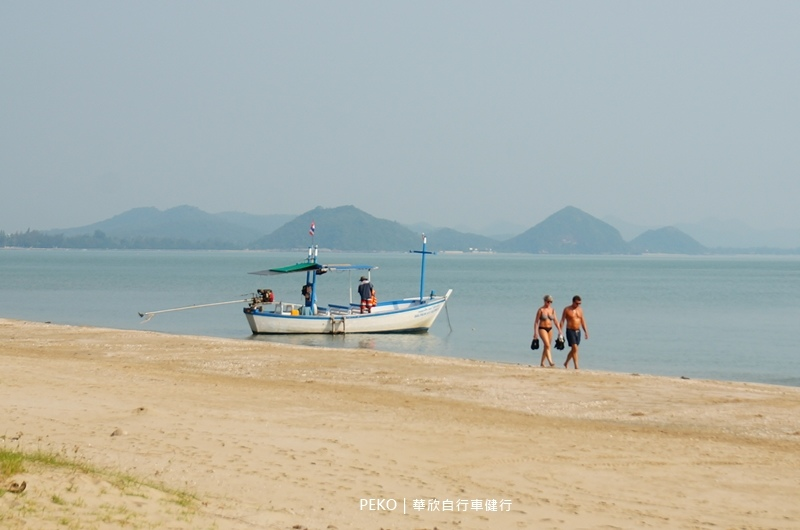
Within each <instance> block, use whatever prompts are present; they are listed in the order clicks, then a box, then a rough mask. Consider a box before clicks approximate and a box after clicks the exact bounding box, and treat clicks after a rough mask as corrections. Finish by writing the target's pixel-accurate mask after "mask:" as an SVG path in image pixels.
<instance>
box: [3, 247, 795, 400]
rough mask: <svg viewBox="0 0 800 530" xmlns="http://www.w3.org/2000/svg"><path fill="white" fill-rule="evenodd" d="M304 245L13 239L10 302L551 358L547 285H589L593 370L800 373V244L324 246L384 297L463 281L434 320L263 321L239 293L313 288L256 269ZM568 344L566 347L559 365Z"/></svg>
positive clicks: (297, 255) (10, 314)
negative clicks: (364, 273) (705, 251)
mask: <svg viewBox="0 0 800 530" xmlns="http://www.w3.org/2000/svg"><path fill="white" fill-rule="evenodd" d="M305 256H306V253H305V251H302V252H270V251H162V250H149V251H139V250H62V249H0V317H2V318H9V319H20V320H30V321H37V322H52V323H57V324H69V325H81V326H95V327H104V328H115V329H126V330H128V329H130V330H147V331H157V332H163V333H169V334H188V335H202V336H211V337H225V338H232V339H239V340H259V341H270V342H277V343H287V344H295V345H303V346H314V347H320V348H321V349H320V350H319V351H320V355H336V351H335V350H336V349H337V348H367V349H374V350H380V351H387V352H399V353H409V354H417V355H426V356H445V357H455V358H462V359H473V360H481V361H492V362H499V363H511V364H518V365H524V366H533V367H538V365H539V361H540V357H541V350H536V351H532V350H531V349H530V343H531V339H532V336H533V324H534V322H533V320H534V315H535V313H536V310H537V308H538V307H540V306H541V305H542V297H543V296H544V295H545V294H550V295H552V296H553V298H554V299H555V303H554V307H555V308H556V311H557V313H558V314H559V315H560V313H561V310H562V309H563V307H565V306H567V305H569V304H570V302H571V298H572V296H573V295H575V294H578V295H580V296H581V298H582V300H583V305H582V307H583V310H584V314H585V317H586V323H587V327H588V329H589V337H588V338H587V337H585V336H584V338H583V341H582V343H581V347H580V368H581V369H583V370H601V371H610V372H620V373H638V374H651V375H659V376H667V377H675V378H690V379H714V380H723V381H742V382H753V383H766V384H772V385H784V386H800V352H799V351H798V350H799V348H798V340H800V338H799V337H798V335H797V331H798V322H800V305H799V304H798V300H800V256H752V255H747V256H671V255H670V256H668V255H643V256H550V255H532V254H496V253H438V254H432V255H428V256H426V261H425V278H424V282H423V281H422V278H421V274H420V271H421V256H420V254H415V253H400V252H398V253H342V252H326V251H323V250H320V254H319V261H320V262H321V263H327V264H344V263H349V264H365V265H372V266H376V267H377V269H375V270H373V271H372V275H371V279H372V282H373V284H374V285H375V288H376V290H377V295H378V299H379V300H381V299H383V300H388V299H392V298H404V297H410V296H418V295H419V293H420V292H421V291H422V292H423V293H424V294H429V293H430V292H432V291H433V292H435V293H436V294H444V293H445V292H446V291H447V290H448V289H452V290H453V294H452V296H451V298H450V300H449V301H448V303H447V306H446V308H445V310H444V311H442V313H441V314H440V315H439V318H438V320H437V321H436V323H435V324H434V326H433V327H432V328H431V329H430V331H429V332H428V333H421V334H375V335H355V334H353V335H336V336H328V335H324V336H323V335H309V336H306V335H296V336H264V335H258V336H254V335H252V334H251V333H250V328H249V326H248V325H247V321H246V320H245V317H244V315H243V313H242V308H243V307H244V303H241V302H239V301H240V300H244V299H245V298H247V297H248V296H250V295H251V294H252V293H254V292H255V290H256V289H259V288H269V289H272V290H273V291H274V293H275V298H276V300H282V301H285V302H295V303H300V302H301V301H302V295H301V293H300V290H301V287H302V284H303V283H304V280H305V276H304V275H284V276H257V275H252V274H249V273H250V272H254V271H259V270H264V269H269V268H273V267H280V266H285V265H291V264H294V263H297V262H301V261H304V259H305ZM359 275H360V273H359ZM357 280H358V278H357V277H351V276H350V274H349V273H334V272H331V273H328V274H326V275H323V276H320V277H319V278H318V282H319V283H318V285H319V295H318V301H319V304H320V305H325V304H327V303H343V302H347V301H348V300H349V299H350V296H351V292H355V287H356V283H357ZM222 302H230V303H222ZM208 304H217V305H208ZM199 305H203V306H206V307H193V306H199ZM183 307H190V309H181V310H178V311H172V312H166V313H160V314H157V315H155V316H154V317H153V318H152V319H150V320H149V321H146V320H145V319H144V318H142V317H140V316H139V313H144V312H149V311H159V310H165V309H179V308H183ZM566 353H567V349H565V350H563V351H559V350H555V349H553V357H554V361H555V362H556V363H557V366H558V367H560V366H561V364H562V363H563V362H564V360H565V358H566ZM559 369H563V368H559Z"/></svg>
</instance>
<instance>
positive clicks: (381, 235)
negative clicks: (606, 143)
mask: <svg viewBox="0 0 800 530" xmlns="http://www.w3.org/2000/svg"><path fill="white" fill-rule="evenodd" d="M312 221H315V222H316V225H317V232H316V237H315V242H316V243H317V244H319V246H320V247H323V248H328V249H332V250H344V251H367V252H369V251H401V252H402V251H407V250H410V249H416V248H418V246H419V236H420V234H421V233H423V232H424V233H426V234H427V235H428V244H429V248H430V249H431V250H438V251H444V250H451V251H452V250H457V251H464V252H467V251H469V250H470V249H478V250H490V249H491V250H494V251H496V252H523V253H536V254H538V253H549V254H628V253H647V252H651V253H669V254H707V253H714V254H735V253H751V254H775V253H778V254H798V253H800V248H798V247H794V248H792V247H790V248H785V247H784V248H781V249H776V247H770V246H768V245H766V244H764V245H760V246H755V245H754V246H750V247H742V246H736V245H728V246H725V247H710V246H708V245H705V246H704V244H703V242H701V241H699V240H697V239H696V238H695V236H694V234H692V233H689V232H687V231H685V230H683V229H681V228H680V227H667V228H659V229H653V230H646V231H644V233H641V234H640V235H638V236H637V237H635V238H634V239H633V240H631V241H630V243H626V242H625V241H624V240H623V238H622V236H621V234H620V232H619V230H618V229H616V228H615V227H614V226H611V225H610V224H608V223H607V222H605V221H601V220H599V219H597V218H595V217H592V216H591V215H589V214H587V213H586V212H583V211H581V210H579V209H578V208H574V207H572V206H568V207H566V208H564V209H562V210H560V211H558V212H556V213H554V214H553V215H551V216H550V217H548V218H547V219H545V220H544V221H542V222H541V223H539V224H537V225H536V226H534V227H532V228H530V229H528V230H527V231H525V232H523V233H521V234H519V235H516V236H514V237H511V238H508V239H499V238H492V237H487V236H485V235H481V234H474V233H467V232H461V231H458V230H454V229H451V228H435V227H432V226H431V225H428V224H425V225H423V224H417V225H413V227H414V228H409V227H408V226H403V225H401V224H399V223H397V222H394V221H388V220H386V219H379V218H377V217H374V216H372V215H370V214H368V213H366V212H363V211H361V210H359V209H357V208H355V207H354V206H341V207H338V208H322V207H317V208H315V209H314V210H310V211H308V212H306V213H304V214H301V215H299V216H293V215H285V214H282V215H252V214H246V213H239V212H224V213H220V214H209V213H206V212H203V211H202V210H200V209H198V208H196V207H193V206H178V207H175V208H170V209H168V210H165V211H161V210H158V209H156V208H134V209H132V210H128V211H126V212H124V213H121V214H119V215H116V216H114V217H112V218H110V219H106V220H105V221H100V222H97V223H94V224H91V225H87V226H82V227H77V228H69V229H60V230H58V229H57V230H49V231H46V232H38V231H33V232H31V231H30V230H29V231H28V232H26V233H18V234H6V233H5V232H3V231H1V230H0V247H3V246H21V247H36V248H120V249H126V248H127V249H132V248H136V249H144V248H169V249H244V248H254V249H270V250H272V249H276V250H277V249H298V248H303V249H304V248H306V247H307V246H308V244H309V243H310V242H311V239H310V237H309V235H308V229H309V226H310V225H311V222H312ZM709 226H710V225H709ZM735 226H736V225H734V224H731V225H730V227H735ZM415 228H416V229H415ZM628 229H629V230H632V229H633V226H632V225H630V226H629V227H628Z"/></svg>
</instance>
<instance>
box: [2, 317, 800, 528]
mask: <svg viewBox="0 0 800 530" xmlns="http://www.w3.org/2000/svg"><path fill="white" fill-rule="evenodd" d="M0 344H1V346H0V367H1V368H0V411H2V414H0V436H2V439H1V440H0V447H3V448H5V449H13V450H22V451H24V452H27V453H32V452H36V451H41V452H45V453H54V454H59V455H62V456H63V457H64V458H68V459H70V460H72V461H75V462H79V463H83V464H86V465H91V466H94V467H95V468H98V469H102V470H105V471H106V472H110V473H112V477H113V474H118V475H124V476H127V477H135V478H137V479H138V480H141V481H143V482H145V483H147V484H150V485H156V486H158V487H148V486H145V485H140V484H137V483H135V481H134V483H131V481H127V482H123V483H122V484H121V485H120V483H119V482H116V481H114V480H113V478H109V477H108V476H106V475H98V474H96V473H86V472H83V471H76V470H70V469H64V470H59V469H53V468H50V467H41V468H39V467H38V466H28V467H27V468H26V470H25V471H24V472H21V473H18V474H15V475H13V476H10V477H7V478H5V479H3V480H4V481H5V483H1V484H0V527H3V528H6V527H8V528H65V527H66V528H70V527H72V528H118V527H120V526H123V523H122V522H121V521H124V526H126V527H129V528H181V529H182V528H187V529H188V528H192V529H194V528H236V529H238V528H243V529H244V528H269V529H273V528H274V529H309V530H311V529H328V530H330V529H345V528H347V529H359V530H366V529H375V530H378V529H381V528H382V529H387V530H388V529H394V530H398V529H401V530H402V529H429V530H430V529H434V528H438V529H440V530H443V529H445V528H457V529H465V530H466V529H496V528H503V529H509V528H537V529H538V528H542V529H546V528H559V529H561V528H692V529H695V528H709V529H711V528H713V529H720V528H726V529H727V528H749V529H756V528H780V529H784V528H785V529H789V528H798V525H799V524H800V523H798V521H800V503H798V502H797V499H798V498H800V389H798V388H794V387H779V386H769V385H759V384H747V383H729V382H717V381H705V380H685V379H671V378H664V377H652V376H645V375H636V374H614V373H606V372H596V371H585V370H581V371H577V372H576V371H574V370H564V369H563V368H539V367H538V366H536V367H533V366H522V365H505V364H497V363H487V362H479V361H466V360H457V359H452V358H434V357H422V356H412V355H398V354H392V353H384V352H377V351H372V350H363V349H361V350H340V349H336V350H333V349H323V348H319V349H312V348H300V347H293V346H288V345H279V344H273V343H267V342H260V341H247V340H227V339H214V338H203V337H191V336H176V335H166V334H159V333H153V332H145V331H120V330H109V329H98V328H89V327H75V326H60V325H52V324H45V323H32V322H22V321H14V320H4V319H0ZM538 361H539V359H538V357H537V356H536V355H532V357H531V364H532V365H538ZM557 366H559V365H557ZM22 481H25V483H26V486H27V488H26V490H25V491H24V492H22V493H9V492H5V493H3V491H4V489H5V488H6V487H7V485H8V484H10V483H12V482H16V483H18V484H19V483H21V482H22ZM182 493H184V494H185V493H188V494H190V495H191V496H192V499H191V500H189V501H186V502H183V501H182V500H181V499H184V497H183V495H181V494H182ZM184 500H185V499H184ZM69 524H72V525H73V526H69Z"/></svg>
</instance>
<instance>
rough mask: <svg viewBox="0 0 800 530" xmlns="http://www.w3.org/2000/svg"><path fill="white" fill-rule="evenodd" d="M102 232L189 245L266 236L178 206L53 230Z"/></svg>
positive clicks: (137, 210) (241, 242)
mask: <svg viewBox="0 0 800 530" xmlns="http://www.w3.org/2000/svg"><path fill="white" fill-rule="evenodd" d="M96 231H100V232H103V233H104V234H105V235H106V236H107V237H113V238H119V239H125V238H139V237H158V238H161V239H180V240H185V241H190V242H197V241H219V242H227V243H232V244H239V245H244V244H245V243H247V242H248V241H252V240H253V239H255V238H257V237H259V236H261V235H263V234H264V233H266V231H265V230H261V231H259V230H255V229H253V228H250V227H246V226H242V225H240V224H235V223H231V222H228V221H226V220H224V219H221V218H219V217H217V216H215V215H212V214H210V213H206V212H204V211H202V210H200V209H199V208H196V207H194V206H176V207H175V208H170V209H168V210H164V211H161V210H158V209H157V208H152V207H150V208H134V209H132V210H128V211H127V212H124V213H121V214H119V215H115V216H114V217H112V218H110V219H106V220H105V221H100V222H98V223H94V224H90V225H87V226H82V227H77V228H70V229H66V230H51V231H49V232H50V233H62V234H64V235H65V236H67V237H70V236H77V235H83V234H92V233H95V232H96Z"/></svg>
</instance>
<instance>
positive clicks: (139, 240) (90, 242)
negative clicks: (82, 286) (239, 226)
mask: <svg viewBox="0 0 800 530" xmlns="http://www.w3.org/2000/svg"><path fill="white" fill-rule="evenodd" d="M2 247H17V248H76V249H109V250H111V249H123V250H124V249H127V250H146V249H151V250H241V249H242V247H241V246H238V245H235V244H233V243H230V242H227V241H219V240H206V241H190V240H188V239H182V238H161V237H143V236H137V237H130V238H126V237H108V236H107V235H106V234H105V233H104V232H103V231H102V230H95V232H94V233H93V234H91V235H90V234H83V235H77V236H65V235H64V234H48V233H45V232H40V231H38V230H30V229H29V230H27V231H26V232H17V233H13V234H6V232H5V231H3V230H0V248H2Z"/></svg>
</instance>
